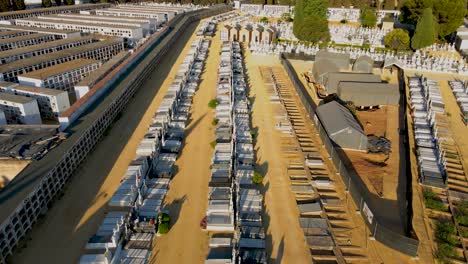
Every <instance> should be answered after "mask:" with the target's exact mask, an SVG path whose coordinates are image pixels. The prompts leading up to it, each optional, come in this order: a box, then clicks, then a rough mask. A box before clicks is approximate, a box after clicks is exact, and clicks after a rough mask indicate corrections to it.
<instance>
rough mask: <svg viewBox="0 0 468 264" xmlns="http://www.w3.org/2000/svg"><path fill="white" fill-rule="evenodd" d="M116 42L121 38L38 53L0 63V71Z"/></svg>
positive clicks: (119, 41)
mask: <svg viewBox="0 0 468 264" xmlns="http://www.w3.org/2000/svg"><path fill="white" fill-rule="evenodd" d="M117 43H122V40H120V39H117V38H109V39H105V40H103V41H99V42H94V43H90V44H86V45H82V46H79V47H75V48H70V49H66V50H62V51H58V52H52V53H49V54H44V55H40V56H36V57H32V58H28V59H24V60H19V61H14V62H10V63H7V64H3V65H0V73H1V72H8V71H12V70H16V69H21V68H24V67H27V66H32V65H37V64H40V63H41V62H45V61H51V60H53V59H58V58H63V57H67V56H71V55H75V54H78V53H81V52H84V51H88V50H94V49H98V48H101V47H106V46H110V45H113V44H117Z"/></svg>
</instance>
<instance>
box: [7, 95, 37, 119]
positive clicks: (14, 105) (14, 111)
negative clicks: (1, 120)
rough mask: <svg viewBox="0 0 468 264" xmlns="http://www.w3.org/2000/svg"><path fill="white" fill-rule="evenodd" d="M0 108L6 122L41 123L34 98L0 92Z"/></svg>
mask: <svg viewBox="0 0 468 264" xmlns="http://www.w3.org/2000/svg"><path fill="white" fill-rule="evenodd" d="M0 110H2V111H3V112H4V114H5V118H6V120H7V123H8V124H27V125H37V124H42V121H41V114H40V112H39V107H38V106H37V101H36V99H34V98H30V97H25V96H20V95H14V94H6V93H0Z"/></svg>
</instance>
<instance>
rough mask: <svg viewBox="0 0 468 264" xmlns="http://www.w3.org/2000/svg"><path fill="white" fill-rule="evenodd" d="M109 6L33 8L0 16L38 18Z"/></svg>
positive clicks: (3, 17)
mask: <svg viewBox="0 0 468 264" xmlns="http://www.w3.org/2000/svg"><path fill="white" fill-rule="evenodd" d="M109 6H111V4H108V3H98V4H83V5H64V6H53V7H48V8H33V9H26V10H20V11H11V12H3V13H1V14H0V20H11V19H19V18H26V17H37V16H42V15H50V14H59V13H78V12H80V11H81V10H92V9H96V8H106V7H109Z"/></svg>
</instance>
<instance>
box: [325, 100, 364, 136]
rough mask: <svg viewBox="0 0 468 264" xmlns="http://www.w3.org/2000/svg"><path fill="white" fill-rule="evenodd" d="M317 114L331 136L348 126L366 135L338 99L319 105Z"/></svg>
mask: <svg viewBox="0 0 468 264" xmlns="http://www.w3.org/2000/svg"><path fill="white" fill-rule="evenodd" d="M317 115H318V117H319V118H320V121H322V124H323V126H324V128H325V130H326V131H327V133H328V136H330V137H331V136H332V135H334V134H336V133H338V132H340V131H342V130H345V129H347V128H352V129H354V130H356V131H357V132H359V133H361V134H363V135H365V134H364V130H363V129H362V128H361V126H360V125H359V123H358V122H357V120H356V119H355V118H354V116H353V115H352V114H351V112H349V110H348V109H347V108H346V107H344V106H342V105H340V104H339V103H337V102H336V101H332V102H330V103H328V104H324V105H321V106H319V107H317Z"/></svg>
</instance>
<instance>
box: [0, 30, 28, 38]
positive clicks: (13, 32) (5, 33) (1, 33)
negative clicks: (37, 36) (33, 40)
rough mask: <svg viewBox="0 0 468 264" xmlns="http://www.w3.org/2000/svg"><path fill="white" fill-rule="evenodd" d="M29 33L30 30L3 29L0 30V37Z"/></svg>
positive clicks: (12, 36)
mask: <svg viewBox="0 0 468 264" xmlns="http://www.w3.org/2000/svg"><path fill="white" fill-rule="evenodd" d="M27 34H31V32H25V31H17V30H4V31H0V39H7V38H14V37H19V36H23V35H27Z"/></svg>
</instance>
